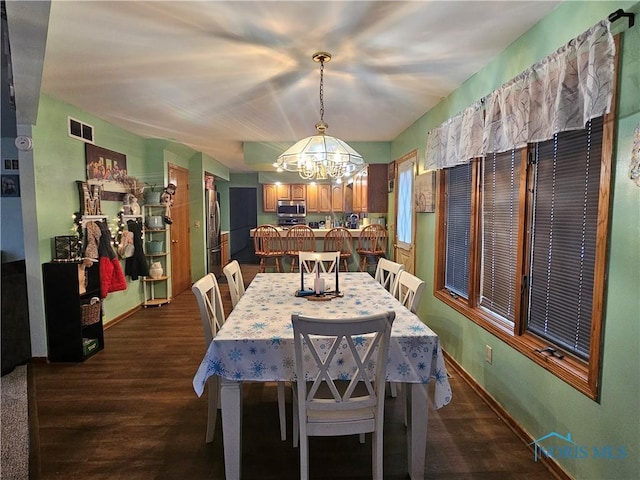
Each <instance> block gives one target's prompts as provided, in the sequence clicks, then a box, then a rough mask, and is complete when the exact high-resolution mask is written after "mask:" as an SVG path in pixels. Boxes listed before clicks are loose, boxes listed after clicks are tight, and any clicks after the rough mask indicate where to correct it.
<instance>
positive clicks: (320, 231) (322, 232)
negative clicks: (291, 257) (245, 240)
mask: <svg viewBox="0 0 640 480" xmlns="http://www.w3.org/2000/svg"><path fill="white" fill-rule="evenodd" d="M276 228H277V229H278V231H279V232H280V235H282V236H283V237H284V236H286V235H287V230H289V229H288V228H282V227H276ZM255 230H256V229H255V228H252V229H251V231H250V235H251V236H252V237H253V233H254V232H255ZM312 230H313V233H314V234H315V236H316V238H324V237H325V236H326V235H327V232H328V231H329V230H330V229H329V228H313V229H312ZM347 230H349V233H351V236H352V237H353V238H360V232H361V231H362V228H348V229H347Z"/></svg>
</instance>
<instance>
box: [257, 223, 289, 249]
mask: <svg viewBox="0 0 640 480" xmlns="http://www.w3.org/2000/svg"><path fill="white" fill-rule="evenodd" d="M253 244H254V250H255V253H256V255H261V254H263V255H269V254H279V255H282V254H283V250H282V237H281V236H280V232H279V231H278V229H277V228H276V227H274V226H273V225H259V226H258V227H256V230H255V232H254V234H253Z"/></svg>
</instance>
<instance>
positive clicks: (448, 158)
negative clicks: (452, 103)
mask: <svg viewBox="0 0 640 480" xmlns="http://www.w3.org/2000/svg"><path fill="white" fill-rule="evenodd" d="M483 131H484V120H483V109H482V102H481V101H478V102H476V103H475V104H473V105H471V106H470V107H469V108H466V109H465V110H463V111H462V112H460V113H459V114H457V115H456V116H455V117H453V118H450V119H449V120H447V121H446V122H444V123H443V124H442V125H440V126H439V127H438V128H436V129H435V130H432V131H431V132H429V139H428V141H427V153H426V156H425V158H426V165H425V168H426V170H433V169H440V168H448V167H453V166H455V165H459V164H461V163H467V162H468V161H469V159H471V158H473V157H477V156H480V155H482V135H483Z"/></svg>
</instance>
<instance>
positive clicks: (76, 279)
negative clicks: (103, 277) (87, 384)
mask: <svg viewBox="0 0 640 480" xmlns="http://www.w3.org/2000/svg"><path fill="white" fill-rule="evenodd" d="M42 281H43V286H44V310H45V320H46V324H47V346H48V357H49V361H51V362H81V361H83V360H86V359H87V358H89V357H90V356H92V355H93V354H95V353H97V352H99V351H100V350H102V349H103V348H104V332H103V328H102V300H101V299H100V265H99V264H98V263H96V264H94V265H92V266H90V267H86V268H85V266H84V265H83V264H81V263H75V262H49V263H45V264H43V265H42Z"/></svg>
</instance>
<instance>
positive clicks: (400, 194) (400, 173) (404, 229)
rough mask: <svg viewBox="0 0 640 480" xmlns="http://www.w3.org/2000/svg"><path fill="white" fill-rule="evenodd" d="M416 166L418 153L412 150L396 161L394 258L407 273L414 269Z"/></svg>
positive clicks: (412, 271)
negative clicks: (414, 189) (414, 190)
mask: <svg viewBox="0 0 640 480" xmlns="http://www.w3.org/2000/svg"><path fill="white" fill-rule="evenodd" d="M417 165H418V152H417V150H413V151H412V152H409V153H407V154H406V155H404V156H403V157H402V158H399V159H398V160H396V175H395V184H396V218H395V224H396V232H395V243H394V258H395V261H396V262H398V263H402V264H403V265H404V269H405V270H406V271H407V272H409V273H415V267H416V252H415V248H414V245H415V240H416V215H415V209H414V208H413V187H414V180H415V175H416V170H417Z"/></svg>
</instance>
